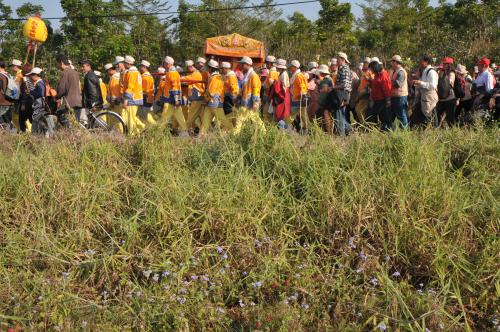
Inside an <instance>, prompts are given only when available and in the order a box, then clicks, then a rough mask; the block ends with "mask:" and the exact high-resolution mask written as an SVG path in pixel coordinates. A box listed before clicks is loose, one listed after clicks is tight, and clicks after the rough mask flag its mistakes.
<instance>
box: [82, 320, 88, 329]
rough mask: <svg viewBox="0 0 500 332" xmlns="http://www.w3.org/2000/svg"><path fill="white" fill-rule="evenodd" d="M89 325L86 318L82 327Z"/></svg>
mask: <svg viewBox="0 0 500 332" xmlns="http://www.w3.org/2000/svg"><path fill="white" fill-rule="evenodd" d="M87 325H88V323H87V321H86V320H84V321H83V322H82V328H86V327H87Z"/></svg>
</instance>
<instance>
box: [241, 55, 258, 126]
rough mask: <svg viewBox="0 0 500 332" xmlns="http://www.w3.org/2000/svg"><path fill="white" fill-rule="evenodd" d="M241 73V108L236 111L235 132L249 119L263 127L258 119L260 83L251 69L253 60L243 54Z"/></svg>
mask: <svg viewBox="0 0 500 332" xmlns="http://www.w3.org/2000/svg"><path fill="white" fill-rule="evenodd" d="M239 63H240V65H241V70H242V73H243V75H244V76H243V88H242V89H241V110H240V111H239V112H238V113H239V114H238V117H237V123H236V129H235V132H239V131H240V130H241V128H242V126H243V123H245V122H246V121H248V120H250V121H252V122H254V123H255V124H256V125H257V126H258V127H261V128H264V123H263V122H262V120H261V119H260V115H259V109H260V105H261V100H260V89H261V87H262V83H261V81H260V78H259V75H258V74H257V73H256V72H255V71H254V69H253V61H252V59H251V58H249V57H247V56H245V57H243V58H241V60H240V61H239Z"/></svg>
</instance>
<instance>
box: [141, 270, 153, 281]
mask: <svg viewBox="0 0 500 332" xmlns="http://www.w3.org/2000/svg"><path fill="white" fill-rule="evenodd" d="M151 273H153V271H151V270H146V271H142V275H143V276H144V277H146V279H149V276H150V275H151Z"/></svg>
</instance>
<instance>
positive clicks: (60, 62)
mask: <svg viewBox="0 0 500 332" xmlns="http://www.w3.org/2000/svg"><path fill="white" fill-rule="evenodd" d="M56 62H57V66H58V67H59V69H61V70H64V69H66V68H68V67H69V66H70V63H69V59H68V57H67V56H66V55H64V54H59V55H57V56H56Z"/></svg>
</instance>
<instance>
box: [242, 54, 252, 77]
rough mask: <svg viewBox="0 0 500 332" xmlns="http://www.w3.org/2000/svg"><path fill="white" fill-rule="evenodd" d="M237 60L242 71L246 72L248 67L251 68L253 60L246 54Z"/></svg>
mask: <svg viewBox="0 0 500 332" xmlns="http://www.w3.org/2000/svg"><path fill="white" fill-rule="evenodd" d="M239 62H240V64H241V70H242V71H243V72H244V73H246V72H248V71H249V70H250V68H252V65H253V61H252V59H250V58H249V57H247V56H244V57H243V58H241V60H240V61H239Z"/></svg>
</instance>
